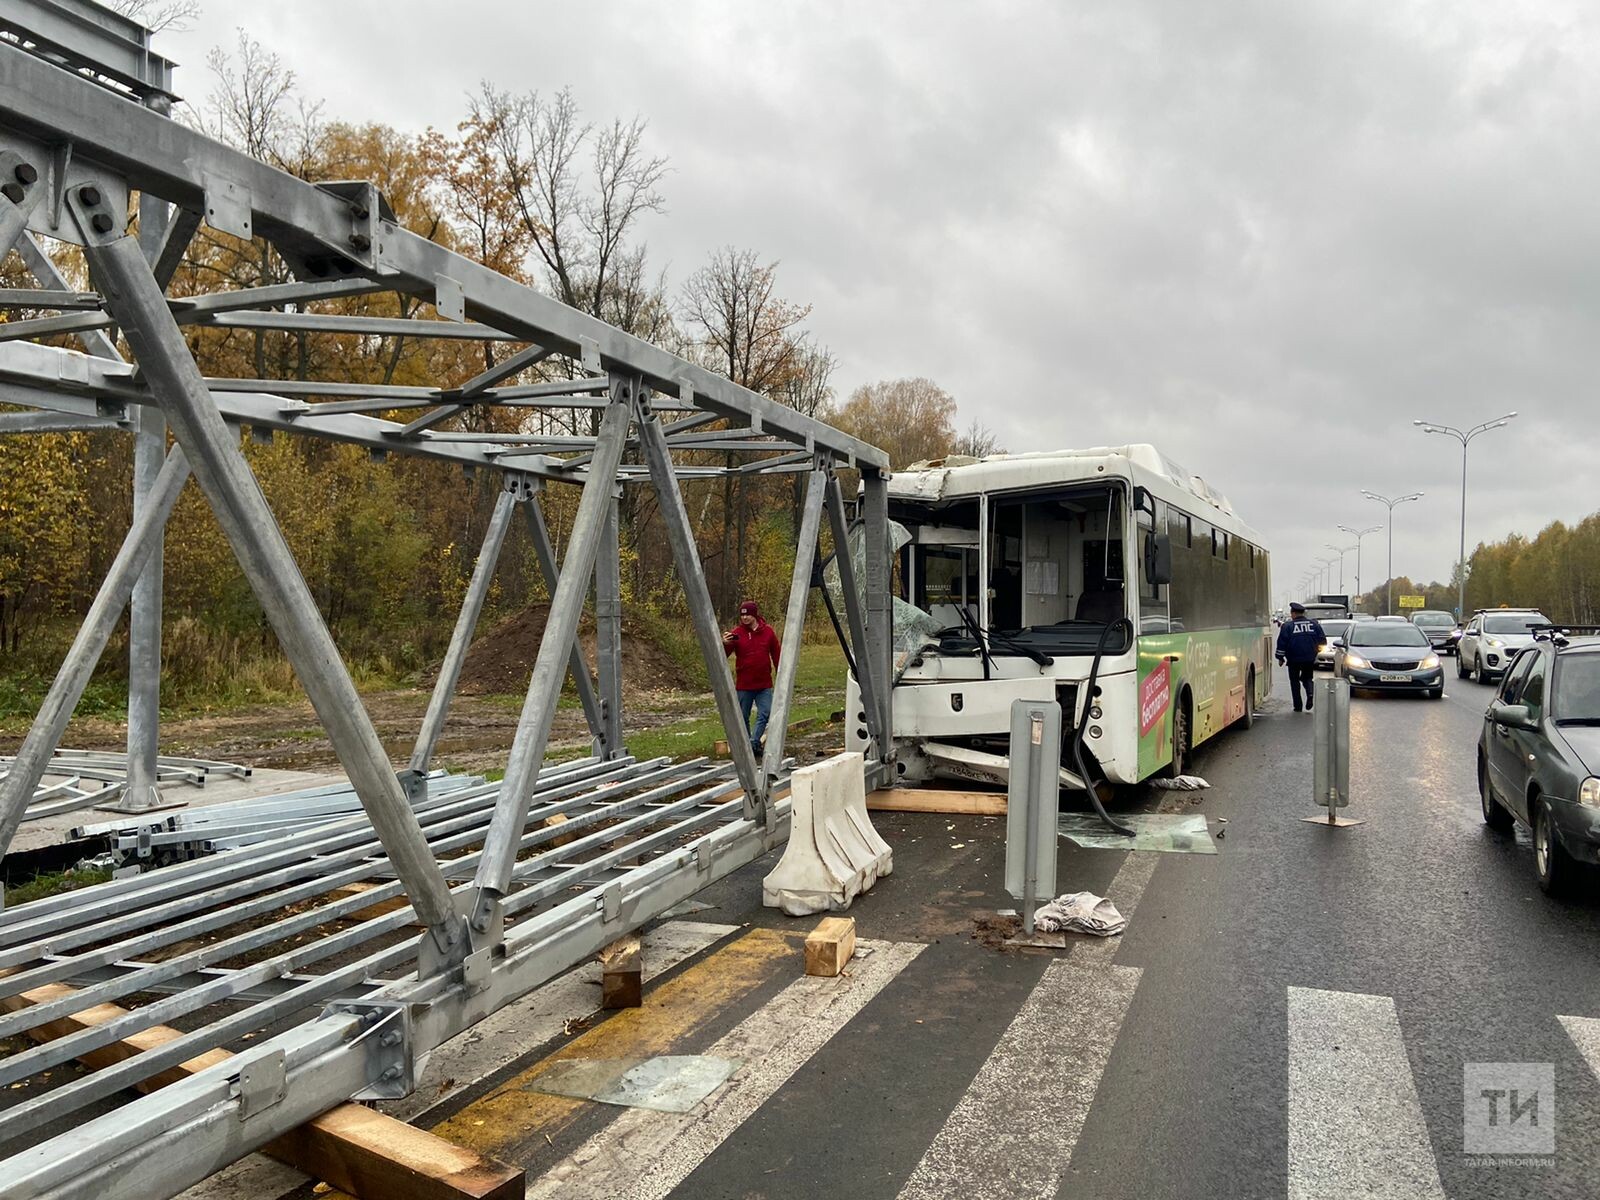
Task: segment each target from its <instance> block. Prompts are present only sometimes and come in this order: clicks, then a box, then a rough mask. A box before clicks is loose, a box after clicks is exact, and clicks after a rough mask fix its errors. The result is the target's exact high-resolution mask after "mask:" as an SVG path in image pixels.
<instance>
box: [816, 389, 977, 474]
mask: <svg viewBox="0 0 1600 1200" xmlns="http://www.w3.org/2000/svg"><path fill="white" fill-rule="evenodd" d="M955 414H956V402H955V400H954V399H952V398H951V396H950V393H949V392H947V391H945V390H944V389H943V388H942V387H940V386H939V385H938V384H937V383H934V382H933V380H931V379H923V378H916V379H890V380H884V381H882V382H879V383H867V384H863V385H862V386H860V387H858V388H857V389H856V390H855V391H853V392H851V393H850V399H849V400H847V401H846V402H845V403H844V404H843V405H842V406H840V407H839V408H836V409H834V410H833V411H832V412H831V413H830V414H829V417H828V419H829V421H830V422H831V423H832V424H834V425H837V426H838V427H839V428H840V429H843V430H845V431H846V432H847V433H850V434H852V435H854V436H855V437H858V438H860V439H861V440H862V441H864V442H870V443H871V444H872V445H874V446H877V447H879V448H881V449H882V450H883V451H884V452H885V453H887V454H888V455H889V465H890V467H891V468H892V469H894V470H900V469H902V468H904V467H908V466H910V465H911V464H912V463H915V462H924V461H927V460H929V459H935V458H943V457H944V456H945V455H947V454H949V453H951V451H952V449H953V448H954V446H955V444H956V433H955V429H954V427H953V426H952V424H951V422H952V421H953V420H954V419H955Z"/></svg>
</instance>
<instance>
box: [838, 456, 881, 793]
mask: <svg viewBox="0 0 1600 1200" xmlns="http://www.w3.org/2000/svg"><path fill="white" fill-rule="evenodd" d="M827 499H828V527H829V528H830V529H831V530H832V531H833V561H834V562H835V563H837V564H838V565H839V590H840V591H842V592H843V593H844V614H845V621H846V623H847V624H848V625H849V627H850V647H849V650H850V652H851V655H852V656H853V658H854V660H855V664H856V686H857V687H859V688H860V689H861V707H862V709H863V710H864V711H865V712H866V714H867V732H868V733H869V734H870V735H871V737H872V745H873V757H874V758H875V759H876V760H877V761H879V762H882V761H884V760H885V759H886V757H887V755H888V751H887V750H886V749H885V746H886V744H887V742H888V737H887V732H886V730H885V729H884V726H883V709H882V708H881V707H879V705H878V687H877V679H876V678H875V672H874V671H873V669H872V667H871V665H870V664H869V663H868V662H867V661H866V659H867V619H866V613H865V611H864V610H863V608H862V604H861V592H860V590H859V589H858V588H857V586H856V566H855V563H854V562H852V561H851V559H850V531H849V529H848V528H847V527H846V526H845V522H844V496H843V494H842V493H841V492H840V490H839V479H838V477H837V476H835V475H830V476H829V477H828V489H827Z"/></svg>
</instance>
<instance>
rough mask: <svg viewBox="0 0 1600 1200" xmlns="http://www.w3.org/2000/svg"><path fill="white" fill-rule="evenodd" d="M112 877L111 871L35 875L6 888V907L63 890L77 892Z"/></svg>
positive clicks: (40, 898)
mask: <svg viewBox="0 0 1600 1200" xmlns="http://www.w3.org/2000/svg"><path fill="white" fill-rule="evenodd" d="M110 878H111V872H110V871H53V872H49V873H46V874H42V875H35V876H34V877H33V878H32V879H30V880H28V881H27V882H26V883H19V884H16V885H15V886H13V887H8V888H6V907H7V908H12V907H14V906H16V905H18V904H26V903H28V901H30V900H43V899H44V898H45V897H46V896H56V895H59V894H60V893H62V892H75V891H77V890H78V889H79V888H86V887H92V886H93V885H94V884H97V883H104V882H105V881H106V880H108V879H110Z"/></svg>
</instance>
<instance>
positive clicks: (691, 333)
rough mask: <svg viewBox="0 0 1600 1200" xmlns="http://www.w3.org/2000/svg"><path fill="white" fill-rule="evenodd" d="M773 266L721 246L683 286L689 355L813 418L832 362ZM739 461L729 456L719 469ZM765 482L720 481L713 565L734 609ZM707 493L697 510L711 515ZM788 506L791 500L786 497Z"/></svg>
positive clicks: (825, 390) (824, 393)
mask: <svg viewBox="0 0 1600 1200" xmlns="http://www.w3.org/2000/svg"><path fill="white" fill-rule="evenodd" d="M777 272H778V264H777V263H776V262H765V263H764V262H762V261H761V259H760V256H758V255H757V254H756V252H755V251H754V250H738V249H735V248H734V247H732V246H724V247H722V248H721V249H719V250H715V251H713V252H712V254H711V256H710V258H709V259H708V260H707V261H706V263H705V265H704V266H702V267H700V269H699V270H697V271H695V272H694V274H692V275H690V276H689V278H688V279H687V280H685V281H684V284H683V288H682V290H681V292H680V299H679V307H680V311H681V314H682V324H683V329H684V333H685V336H686V337H687V338H688V339H689V340H690V352H691V354H692V355H693V356H694V357H695V358H696V359H697V360H698V361H699V362H700V363H701V364H702V365H703V366H705V367H706V368H707V369H708V370H712V371H715V372H717V373H718V374H719V375H726V376H727V377H728V378H729V379H731V380H733V382H734V383H737V384H739V385H740V386H742V387H747V388H749V389H750V390H751V391H756V392H762V393H765V394H767V395H769V396H771V397H773V398H774V399H778V400H780V401H797V402H798V403H796V404H795V407H796V408H802V410H804V408H809V409H810V410H811V411H812V412H813V413H814V412H816V411H817V409H818V408H820V407H821V406H822V405H823V404H825V403H826V402H827V396H828V395H830V394H831V393H830V390H829V378H830V376H831V375H832V373H833V366H834V360H833V356H832V355H831V354H829V353H828V352H827V351H826V350H823V349H820V348H818V347H816V346H815V345H813V344H812V341H811V337H810V335H809V334H808V333H806V331H805V330H804V329H802V328H801V325H802V323H803V322H804V321H805V319H806V317H808V316H809V315H810V313H811V306H810V305H809V304H797V303H795V302H793V301H790V300H786V299H784V298H783V297H782V296H780V295H779V294H778V290H777ZM738 461H740V460H738V459H736V458H735V457H734V456H733V455H731V454H730V455H728V456H727V457H726V459H725V463H724V465H726V466H730V467H731V466H733V465H735V464H736V463H737V462H738ZM768 482H769V481H755V482H754V483H752V481H750V479H749V477H747V476H744V475H740V476H738V477H734V476H731V475H730V476H725V477H724V479H723V480H722V497H721V499H722V525H721V537H720V550H719V560H718V566H719V570H718V575H717V578H718V581H719V585H720V587H719V591H720V596H721V601H722V603H723V605H724V606H725V607H726V606H728V605H730V604H732V603H733V601H734V592H735V590H736V589H743V587H744V581H745V577H746V563H747V556H746V549H747V537H746V533H747V530H748V528H749V509H750V505H749V499H750V495H751V492H752V490H753V488H760V487H762V485H763V484H766V483H768ZM712 495H713V494H712V493H711V492H710V491H709V490H708V491H707V493H706V495H705V498H704V499H703V501H702V504H701V513H702V517H704V515H705V514H706V513H707V512H708V511H709V508H710V501H711V499H712ZM789 503H790V505H791V506H793V504H794V503H795V498H794V495H793V494H791V496H790V498H789Z"/></svg>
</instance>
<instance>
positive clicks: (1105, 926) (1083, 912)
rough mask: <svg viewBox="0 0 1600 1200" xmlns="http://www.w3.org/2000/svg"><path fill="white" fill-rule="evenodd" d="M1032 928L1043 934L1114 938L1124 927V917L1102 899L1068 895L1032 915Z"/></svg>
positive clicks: (1090, 893) (1060, 897)
mask: <svg viewBox="0 0 1600 1200" xmlns="http://www.w3.org/2000/svg"><path fill="white" fill-rule="evenodd" d="M1033 923H1034V926H1035V927H1036V928H1038V929H1042V930H1044V931H1045V932H1046V933H1092V934H1094V935H1095V936H1096V937H1116V936H1117V935H1118V934H1119V933H1121V932H1122V931H1123V930H1124V929H1126V928H1127V927H1128V918H1127V917H1125V916H1123V915H1122V914H1121V913H1119V912H1118V911H1117V906H1116V905H1115V904H1113V903H1111V901H1109V900H1107V899H1106V898H1105V897H1104V896H1096V895H1095V894H1094V893H1093V892H1072V893H1070V894H1068V895H1065V896H1057V897H1056V898H1055V899H1054V900H1052V901H1050V903H1049V904H1046V905H1045V906H1044V907H1043V908H1041V909H1040V910H1039V911H1038V912H1036V913H1034V914H1033Z"/></svg>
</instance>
